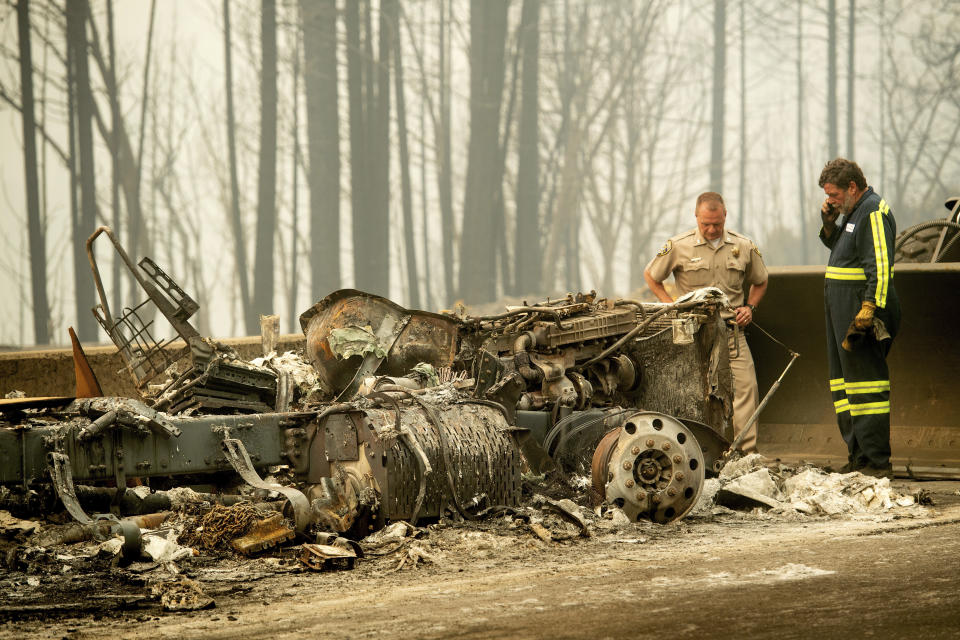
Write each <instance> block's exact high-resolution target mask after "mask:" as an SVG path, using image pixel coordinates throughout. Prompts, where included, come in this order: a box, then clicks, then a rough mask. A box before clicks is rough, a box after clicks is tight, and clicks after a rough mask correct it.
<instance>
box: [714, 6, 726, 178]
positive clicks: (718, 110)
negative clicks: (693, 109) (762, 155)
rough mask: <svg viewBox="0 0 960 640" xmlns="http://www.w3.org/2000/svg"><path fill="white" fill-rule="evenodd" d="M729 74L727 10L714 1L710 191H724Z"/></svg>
mask: <svg viewBox="0 0 960 640" xmlns="http://www.w3.org/2000/svg"><path fill="white" fill-rule="evenodd" d="M726 73H727V9H726V1H725V0H713V135H712V136H711V138H710V190H711V191H717V192H722V191H723V125H724V106H725V104H724V94H725V91H726Z"/></svg>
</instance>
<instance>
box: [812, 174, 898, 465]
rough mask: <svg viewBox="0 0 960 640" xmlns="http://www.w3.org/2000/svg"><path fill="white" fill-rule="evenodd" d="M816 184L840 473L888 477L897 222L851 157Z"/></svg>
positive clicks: (895, 297)
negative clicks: (821, 197) (842, 458)
mask: <svg viewBox="0 0 960 640" xmlns="http://www.w3.org/2000/svg"><path fill="white" fill-rule="evenodd" d="M819 184H820V186H821V187H822V188H823V191H824V193H825V194H826V195H827V199H826V200H825V201H824V203H823V205H822V206H821V208H820V215H821V218H822V219H823V228H822V229H821V230H820V240H821V242H823V244H825V245H826V246H827V247H828V248H829V249H830V260H829V262H828V263H827V272H826V282H825V284H824V302H825V308H826V320H827V358H828V361H829V365H830V391H831V394H832V396H833V405H834V407H835V409H836V412H837V423H838V424H839V426H840V433H841V435H842V436H843V439H844V441H845V442H846V443H847V450H848V453H849V457H848V461H847V464H846V465H845V466H844V467H843V469H842V471H843V472H844V473H848V472H850V471H860V472H861V473H865V474H868V475H872V476H877V477H886V478H892V477H893V467H892V466H891V464H890V373H889V371H888V369H887V360H886V358H887V353H889V351H890V345H891V344H892V342H893V338H894V337H895V336H896V334H897V329H898V328H899V326H900V302H899V300H898V299H897V292H896V289H894V286H893V251H894V239H895V238H896V235H897V223H896V221H895V220H894V218H893V213H892V212H891V211H890V207H889V206H888V205H887V203H886V202H884V200H883V199H882V198H881V197H880V196H879V195H878V194H877V193H876V192H874V190H873V188H872V187H868V186H867V181H866V180H865V179H864V177H863V172H862V171H861V170H860V167H859V166H857V163H856V162H852V161H850V160H847V159H845V158H837V159H836V160H832V161H830V162H829V163H827V166H825V167H824V168H823V171H822V172H821V173H820V183H819Z"/></svg>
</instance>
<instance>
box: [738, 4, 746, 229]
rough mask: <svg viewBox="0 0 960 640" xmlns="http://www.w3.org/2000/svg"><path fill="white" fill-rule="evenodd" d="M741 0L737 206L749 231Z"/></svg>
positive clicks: (742, 11) (742, 9)
mask: <svg viewBox="0 0 960 640" xmlns="http://www.w3.org/2000/svg"><path fill="white" fill-rule="evenodd" d="M745 3H746V0H740V194H739V197H738V198H737V206H738V207H739V209H740V231H741V232H742V233H747V203H746V201H745V198H746V185H745V178H746V175H747V28H746V25H745V24H744V22H745V15H744V14H745V11H744V6H743V5H744V4H745Z"/></svg>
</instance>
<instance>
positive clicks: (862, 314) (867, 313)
mask: <svg viewBox="0 0 960 640" xmlns="http://www.w3.org/2000/svg"><path fill="white" fill-rule="evenodd" d="M876 309H877V305H875V304H873V303H872V302H870V301H869V300H864V301H863V304H861V305H860V311H858V312H857V316H856V317H855V318H854V319H853V326H855V327H856V328H857V329H869V328H870V327H872V326H873V312H874V311H876Z"/></svg>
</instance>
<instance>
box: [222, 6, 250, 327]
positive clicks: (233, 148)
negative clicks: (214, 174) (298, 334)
mask: <svg viewBox="0 0 960 640" xmlns="http://www.w3.org/2000/svg"><path fill="white" fill-rule="evenodd" d="M223 50H224V60H225V64H226V73H225V78H226V92H227V153H228V155H229V162H230V206H231V216H230V223H231V228H232V229H233V246H234V253H235V254H236V255H235V256H234V260H235V261H236V264H237V276H238V278H239V280H240V315H241V316H242V317H243V318H244V330H245V331H246V332H247V333H250V332H251V327H250V324H249V322H248V320H247V319H248V315H247V314H248V310H249V309H250V286H249V284H248V281H247V249H246V243H245V242H244V239H243V223H242V220H241V218H240V185H239V180H238V178H237V141H236V134H237V125H236V119H235V118H234V113H233V65H232V57H233V56H232V55H231V46H230V0H223Z"/></svg>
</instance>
